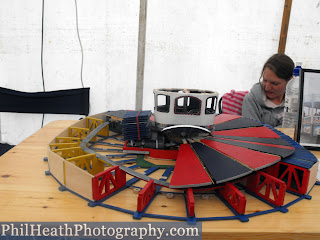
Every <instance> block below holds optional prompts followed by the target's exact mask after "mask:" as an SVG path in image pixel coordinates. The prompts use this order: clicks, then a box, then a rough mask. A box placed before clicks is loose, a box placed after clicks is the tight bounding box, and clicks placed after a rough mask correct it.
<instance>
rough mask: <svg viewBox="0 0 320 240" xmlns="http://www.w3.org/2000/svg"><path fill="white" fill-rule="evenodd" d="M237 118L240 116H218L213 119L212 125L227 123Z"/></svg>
mask: <svg viewBox="0 0 320 240" xmlns="http://www.w3.org/2000/svg"><path fill="white" fill-rule="evenodd" d="M237 118H241V116H239V115H232V114H219V115H217V116H216V117H215V118H214V124H219V123H223V122H227V121H230V120H234V119H237Z"/></svg>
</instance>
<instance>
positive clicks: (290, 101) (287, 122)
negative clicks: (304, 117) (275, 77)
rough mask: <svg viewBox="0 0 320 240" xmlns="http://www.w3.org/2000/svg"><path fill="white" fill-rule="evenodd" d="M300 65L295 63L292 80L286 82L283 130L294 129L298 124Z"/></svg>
mask: <svg viewBox="0 0 320 240" xmlns="http://www.w3.org/2000/svg"><path fill="white" fill-rule="evenodd" d="M300 68H301V63H300V62H297V63H296V67H295V69H294V71H293V78H292V79H291V80H290V81H289V82H288V84H287V88H286V96H285V102H284V115H283V121H282V127H283V128H295V127H296V125H297V123H298V112H299V94H300V80H299V73H300Z"/></svg>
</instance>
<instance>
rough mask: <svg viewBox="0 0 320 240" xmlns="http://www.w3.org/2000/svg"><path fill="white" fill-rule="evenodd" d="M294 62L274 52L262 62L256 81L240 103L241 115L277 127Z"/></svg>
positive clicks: (279, 122) (282, 111)
mask: <svg viewBox="0 0 320 240" xmlns="http://www.w3.org/2000/svg"><path fill="white" fill-rule="evenodd" d="M293 69H294V62H293V61H292V59H291V58H290V57H288V56H287V55H285V54H281V53H279V54H275V55H273V56H271V57H270V58H269V59H268V60H267V62H266V63H265V64H264V66H263V68H262V72H261V76H260V80H259V82H258V83H256V84H254V85H253V87H252V88H251V90H250V92H249V93H248V94H247V95H246V96H245V98H244V100H243V104H242V116H245V117H249V118H252V119H255V120H259V121H261V122H263V123H267V124H270V125H271V126H274V127H277V126H280V125H281V124H282V119H283V114H284V98H285V92H286V86H287V83H288V82H289V81H290V79H292V76H293Z"/></svg>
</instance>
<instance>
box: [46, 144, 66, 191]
mask: <svg viewBox="0 0 320 240" xmlns="http://www.w3.org/2000/svg"><path fill="white" fill-rule="evenodd" d="M48 158H49V161H48V164H49V170H50V173H51V174H52V175H53V176H54V177H55V178H56V179H57V180H58V181H59V182H60V183H61V184H63V185H64V169H63V168H64V167H63V164H64V163H63V161H64V159H63V158H62V157H60V156H59V155H58V154H56V153H54V152H52V151H50V150H49V152H48Z"/></svg>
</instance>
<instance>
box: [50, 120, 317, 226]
mask: <svg viewBox="0 0 320 240" xmlns="http://www.w3.org/2000/svg"><path fill="white" fill-rule="evenodd" d="M95 117H96V118H97V119H98V120H99V121H97V120H92V119H96V118H95ZM93 121H96V122H98V123H97V124H96V125H95V127H92V126H93V125H90V119H84V121H83V122H82V123H81V124H80V123H79V124H78V125H77V126H76V127H74V129H76V128H78V130H79V129H80V130H81V129H82V131H84V132H86V131H85V130H83V129H87V133H86V134H85V133H84V134H83V135H81V132H79V131H78V132H77V131H75V132H72V130H74V129H71V128H70V129H71V130H70V129H69V131H65V132H64V133H63V134H62V135H64V136H60V138H61V139H64V141H66V139H67V138H79V139H80V141H81V144H80V145H79V146H80V148H81V150H79V146H76V145H75V147H73V146H72V147H71V150H70V151H71V153H69V154H65V152H67V150H66V149H70V144H69V145H68V143H67V142H65V144H66V145H65V146H64V147H57V144H55V143H56V142H57V139H58V137H57V138H56V139H55V140H54V141H53V142H52V143H51V145H50V148H51V150H50V151H49V152H50V154H49V166H50V174H51V175H53V176H54V177H55V178H56V180H57V181H58V182H59V183H60V184H61V189H62V190H70V191H71V192H74V193H76V194H78V195H80V196H81V197H83V198H84V199H87V200H88V201H89V206H102V207H107V208H111V209H114V210H117V211H121V212H125V213H128V214H132V215H133V217H134V218H137V219H140V218H142V217H152V218H162V219H173V220H183V221H188V222H189V223H192V222H195V221H210V220H230V219H239V220H241V221H248V219H249V217H252V216H256V215H261V214H267V213H271V212H276V211H281V212H287V211H288V209H287V207H289V206H290V205H291V204H292V203H293V202H297V201H299V200H302V199H305V198H309V197H310V196H309V195H308V192H309V191H310V190H311V189H312V187H313V185H314V183H315V179H310V178H309V176H310V175H312V174H310V173H311V172H313V171H316V170H314V169H316V168H317V166H318V161H317V159H316V158H315V157H314V156H313V155H312V154H311V153H310V152H309V151H307V150H305V149H304V148H303V147H301V146H300V145H299V144H297V143H296V142H294V141H293V140H292V139H291V138H289V137H288V136H286V135H284V134H282V133H281V132H279V131H277V130H276V129H274V128H273V127H271V126H268V125H265V124H262V123H259V122H257V121H254V120H251V119H248V118H244V117H241V116H235V115H226V114H221V115H218V116H216V118H215V123H214V125H215V131H214V132H212V133H211V134H207V132H206V134H204V135H203V137H200V138H199V137H195V138H192V135H188V136H189V137H188V138H187V139H186V141H184V142H183V143H182V144H181V145H180V146H179V149H176V150H172V149H171V150H170V151H171V152H170V154H169V156H170V157H167V156H168V155H166V157H165V158H166V159H160V158H158V159H155V158H152V157H150V156H151V155H152V154H151V151H152V150H151V149H140V150H141V151H138V152H136V153H124V152H123V145H124V144H125V141H124V140H123V138H122V135H121V133H110V134H103V135H101V134H102V131H103V130H105V129H106V128H107V127H108V126H109V125H110V123H109V122H107V121H106V119H105V116H104V115H103V114H102V115H98V116H94V117H93V118H91V122H93ZM173 130H177V128H174V127H173V128H169V129H167V130H165V131H173ZM202 132H203V131H202ZM190 136H191V137H190ZM76 141H78V140H75V139H73V140H72V141H70V142H69V143H71V144H74V143H75V142H76ZM54 142H55V143H54ZM75 148H77V151H78V150H79V152H77V153H75V152H76V150H75ZM159 151H161V150H159ZM162 151H164V152H165V151H166V150H162ZM157 153H158V152H157ZM161 155H162V152H160V153H159V156H161ZM86 159H87V160H86ZM88 159H89V160H88ZM288 169H289V170H288ZM75 171H77V174H75ZM81 176H83V177H81ZM73 179H74V180H73ZM292 179H294V180H292ZM306 179H307V180H306ZM75 182H77V184H75ZM306 182H307V184H306ZM79 185H80V186H82V187H79ZM286 190H289V192H290V193H288V191H286ZM137 193H139V194H137ZM287 195H289V197H287ZM248 196H250V197H249V199H250V201H249V202H248V203H249V204H250V203H253V202H256V201H258V202H261V201H262V202H264V203H265V206H264V207H259V209H257V210H254V211H253V212H256V213H255V214H253V213H252V209H251V210H250V212H248V211H249V210H246V203H247V200H246V199H247V198H248ZM128 197H129V198H132V197H134V198H137V199H138V200H137V201H138V204H137V205H136V206H131V205H130V206H126V204H125V203H126V200H125V199H126V198H128ZM285 197H286V200H285ZM139 199H143V200H139ZM199 199H200V200H199ZM139 201H140V202H139ZM168 201H169V202H170V201H171V202H172V205H171V203H168ZM201 201H207V202H208V201H210V206H211V208H212V209H208V204H205V205H206V209H201V207H199V206H200V205H201V204H202V202H201ZM211 203H212V204H211ZM221 203H222V205H221ZM152 204H154V206H158V207H150V206H152ZM173 205H174V206H175V207H177V206H180V207H177V209H180V211H178V212H177V215H176V216H169V215H166V214H165V212H166V211H165V209H164V208H163V206H173ZM223 205H224V206H227V207H229V208H230V210H231V211H230V210H226V215H227V216H215V215H214V212H215V211H214V208H215V207H223ZM197 206H198V207H197ZM196 213H197V214H196ZM210 213H211V214H212V215H210ZM208 214H209V215H210V216H208ZM230 214H231V215H230Z"/></svg>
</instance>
